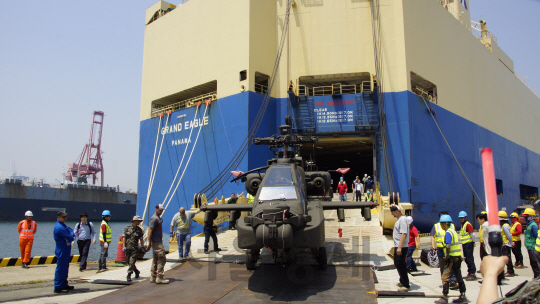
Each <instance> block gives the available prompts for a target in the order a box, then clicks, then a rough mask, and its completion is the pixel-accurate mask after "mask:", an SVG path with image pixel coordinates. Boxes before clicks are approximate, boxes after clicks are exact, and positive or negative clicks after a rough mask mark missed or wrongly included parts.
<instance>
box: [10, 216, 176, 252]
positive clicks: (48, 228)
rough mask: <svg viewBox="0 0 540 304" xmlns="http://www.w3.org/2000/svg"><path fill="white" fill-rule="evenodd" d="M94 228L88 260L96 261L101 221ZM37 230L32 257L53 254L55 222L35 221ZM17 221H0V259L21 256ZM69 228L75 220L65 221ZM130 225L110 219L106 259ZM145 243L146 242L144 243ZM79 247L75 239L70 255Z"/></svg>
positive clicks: (165, 235) (166, 242)
mask: <svg viewBox="0 0 540 304" xmlns="http://www.w3.org/2000/svg"><path fill="white" fill-rule="evenodd" d="M91 222H92V224H94V228H95V229H96V244H92V245H90V252H89V253H88V260H89V261H97V260H98V259H99V255H100V250H101V247H100V246H99V225H100V224H101V222H93V221H91ZM36 223H37V232H36V235H35V236H34V244H33V246H32V257H34V256H54V248H55V244H56V243H55V241H54V237H53V230H54V225H55V224H56V222H36ZM18 224H19V222H0V232H1V233H2V238H0V259H2V258H10V257H12V258H16V257H20V256H21V251H20V249H19V233H18V232H17V225H18ZM66 224H67V225H68V226H69V227H71V229H73V228H74V227H75V224H77V222H71V221H68V222H67V223H66ZM128 225H131V223H130V222H115V221H114V220H111V221H110V222H109V226H110V227H111V230H112V242H111V243H110V246H109V257H108V258H107V260H115V259H116V251H117V248H118V238H119V237H120V235H122V234H123V233H124V228H125V227H127V226H128ZM169 229H170V228H169V227H167V226H165V225H164V226H163V231H164V233H163V245H164V246H165V250H168V249H169V240H170V237H169V233H168V231H169ZM145 245H147V243H145ZM78 254H79V247H78V246H77V241H75V243H74V244H73V247H72V248H71V255H78ZM145 257H147V258H150V257H152V250H150V251H149V252H147V253H146V255H145Z"/></svg>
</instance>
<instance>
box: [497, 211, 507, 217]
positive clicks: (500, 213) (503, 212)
mask: <svg viewBox="0 0 540 304" xmlns="http://www.w3.org/2000/svg"><path fill="white" fill-rule="evenodd" d="M507 217H508V214H507V213H506V211H504V210H501V211H499V218H507Z"/></svg>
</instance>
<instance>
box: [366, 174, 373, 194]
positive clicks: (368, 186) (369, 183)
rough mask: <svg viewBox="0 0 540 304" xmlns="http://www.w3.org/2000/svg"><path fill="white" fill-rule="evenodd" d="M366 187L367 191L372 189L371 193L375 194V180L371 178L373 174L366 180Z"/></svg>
mask: <svg viewBox="0 0 540 304" xmlns="http://www.w3.org/2000/svg"><path fill="white" fill-rule="evenodd" d="M364 188H365V190H366V192H368V191H370V192H371V194H373V180H372V179H371V176H368V177H367V179H366V181H365V182H364Z"/></svg>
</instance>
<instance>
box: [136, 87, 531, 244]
mask: <svg viewBox="0 0 540 304" xmlns="http://www.w3.org/2000/svg"><path fill="white" fill-rule="evenodd" d="M383 96H384V100H385V108H384V110H385V113H386V121H387V143H388V155H389V159H390V164H391V166H392V172H393V180H394V184H395V189H396V190H395V191H397V192H399V195H400V197H401V201H404V202H406V201H410V202H412V203H413V204H414V211H413V212H414V219H415V220H414V222H415V225H416V226H417V227H418V228H419V229H420V230H421V231H429V230H430V229H431V227H432V225H433V223H435V222H437V221H438V218H437V217H438V212H439V211H442V210H445V211H449V212H450V215H451V216H453V217H454V219H455V220H456V221H457V213H458V212H459V211H462V210H463V211H466V212H467V213H468V214H469V221H471V222H475V220H474V215H475V214H477V213H480V211H482V210H484V207H483V204H482V203H481V202H480V201H478V199H473V194H472V192H471V191H470V190H469V187H468V186H467V184H466V182H465V180H464V178H463V176H462V175H461V173H460V171H459V169H458V167H457V165H456V163H455V161H454V158H453V156H452V154H451V153H450V150H449V149H448V147H447V145H446V143H445V141H444V139H443V137H442V135H441V134H440V133H439V130H438V129H437V127H436V125H435V123H434V121H433V118H432V117H431V115H430V112H429V111H428V110H427V108H426V105H425V103H424V101H423V100H422V98H420V97H419V96H417V95H415V94H413V93H412V92H409V91H404V92H393V93H384V95H383ZM263 98H264V96H263V95H261V94H257V93H254V92H249V91H247V92H244V93H240V94H236V95H232V96H228V97H225V98H220V99H218V100H217V101H214V102H213V103H212V104H211V105H210V106H209V108H208V112H207V113H206V115H205V116H207V117H206V118H205V117H203V112H204V107H205V106H204V105H202V106H201V107H200V108H199V110H198V112H197V116H195V113H196V107H191V108H187V109H183V110H180V111H176V112H173V113H172V114H171V115H170V121H169V122H168V126H169V127H170V128H171V130H172V131H169V132H167V133H166V134H165V135H164V136H162V134H163V132H162V130H163V127H165V120H166V117H167V115H165V117H164V118H163V119H162V120H161V123H160V120H159V118H158V117H155V118H151V119H147V120H144V121H141V124H140V147H139V181H138V191H139V196H138V202H137V214H139V215H141V216H142V215H143V214H142V213H143V211H144V209H145V204H146V197H147V193H148V189H149V182H150V172H151V170H152V163H153V162H154V151H156V152H155V155H156V156H155V159H156V160H155V162H157V167H156V173H155V178H154V181H153V185H152V189H151V192H150V194H151V195H150V203H149V209H150V212H149V213H150V214H149V215H151V214H152V213H153V212H154V206H155V205H156V204H161V203H165V204H168V209H167V210H166V212H165V213H164V215H163V219H164V224H165V226H168V225H170V222H171V220H172V217H173V215H174V214H175V213H176V212H178V209H179V208H180V207H185V208H187V209H189V208H190V207H191V205H192V204H193V195H194V194H195V193H197V192H199V191H200V190H201V189H202V188H204V187H205V186H206V185H208V184H209V183H210V181H212V179H213V178H214V177H216V176H217V175H218V173H219V172H220V171H221V170H222V169H223V168H225V167H226V165H227V164H228V163H229V161H230V160H231V159H232V157H233V155H234V154H236V152H237V151H238V149H239V147H240V145H241V143H242V141H243V140H244V139H245V137H246V136H247V133H248V129H249V127H250V126H251V124H252V123H253V121H254V119H255V117H256V115H257V113H258V110H259V108H260V105H261V103H262V101H263ZM429 105H430V106H431V107H432V108H433V109H434V110H435V112H436V114H437V118H438V120H439V122H440V124H441V126H442V129H443V131H444V134H445V135H446V138H447V140H448V142H449V144H450V146H451V148H452V149H453V152H454V154H455V156H456V158H457V159H458V161H459V162H460V164H461V166H462V168H463V170H464V172H465V174H466V175H467V177H468V179H469V180H470V182H471V184H472V185H473V187H474V189H475V190H476V192H477V193H478V195H479V197H480V198H482V199H483V198H484V197H485V195H484V187H483V177H482V168H481V160H480V149H481V148H483V147H491V148H493V151H494V161H495V173H496V176H497V179H500V180H501V181H502V184H503V186H504V187H503V189H504V191H503V194H502V195H499V196H498V198H499V205H500V207H506V208H507V210H513V209H514V208H516V207H517V206H519V205H522V204H523V203H525V202H527V201H526V200H523V199H520V184H523V185H538V184H540V177H539V176H538V175H537V174H534V173H533V172H538V169H540V168H539V167H540V155H538V154H536V153H534V152H532V151H530V150H527V149H526V148H524V147H522V146H520V145H517V144H515V143H513V142H512V141H510V140H509V139H506V138H503V137H501V136H499V135H497V134H495V133H493V132H491V131H489V130H487V129H485V128H483V127H482V126H479V125H477V124H475V123H473V122H471V121H468V120H466V119H464V118H462V117H460V116H458V115H456V114H454V113H451V112H449V111H447V110H445V109H443V108H441V107H439V106H437V105H436V104H433V103H429ZM324 112H326V113H327V114H322V113H324ZM328 113H331V114H328ZM183 115H185V116H183ZM286 115H290V116H291V117H293V120H294V126H293V129H294V130H295V131H296V132H299V133H312V134H319V135H320V136H335V135H334V134H337V135H338V136H339V135H340V134H343V135H349V136H350V135H351V134H352V135H354V134H357V135H360V136H367V135H370V134H372V135H376V136H377V138H378V140H377V145H376V159H377V162H376V168H375V169H376V172H378V180H379V181H380V185H381V191H382V192H383V195H386V194H387V192H388V189H389V187H388V184H387V182H386V180H387V178H386V176H385V170H383V163H382V156H383V153H382V150H381V149H382V148H381V147H382V145H381V144H380V139H379V138H380V128H379V127H378V126H377V125H378V119H377V117H378V116H377V115H378V105H377V98H376V94H375V96H374V95H373V94H355V95H339V96H337V95H329V96H314V97H310V98H304V100H303V101H302V100H300V101H298V102H295V101H294V100H293V99H292V97H291V98H290V99H289V98H279V99H274V98H272V99H270V103H269V105H268V108H267V110H266V112H265V116H264V119H263V122H262V124H261V126H260V128H259V131H258V133H257V136H270V135H273V134H276V133H278V129H277V127H278V126H279V125H282V124H284V123H285V120H284V118H285V116H286ZM325 115H326V116H325ZM194 118H195V119H197V127H195V128H193V132H192V135H191V138H190V136H189V134H190V130H191V129H190V127H189V126H190V124H189V121H190V120H193V119H194ZM186 122H188V123H187V125H186ZM200 124H202V128H201V127H198V125H200ZM158 128H161V131H160V133H159V136H158V143H157V146H156V132H157V131H158ZM199 129H200V135H199V138H198V140H197V139H196V138H197V134H198V132H199ZM162 138H163V140H164V142H163V146H162V148H161V154H160V155H159V158H158V157H157V156H158V154H159V153H158V152H159V150H160V145H161V141H162ZM195 141H197V142H196V144H195ZM186 146H187V150H186ZM193 147H195V148H194V150H193V154H192V155H191V160H190V161H189V162H188V158H189V157H190V153H192V148H193ZM184 151H186V152H185V157H184V161H183V163H182V166H181V167H180V171H179V173H178V177H180V175H182V173H183V171H184V169H185V168H186V164H187V168H186V169H185V173H184V175H183V178H182V181H181V183H180V184H179V185H178V188H177V189H176V191H173V190H174V188H175V187H176V183H175V184H174V185H173V186H172V190H170V193H173V195H172V198H171V195H169V196H168V195H167V193H168V191H169V189H170V188H171V183H172V181H173V179H174V177H175V175H176V172H177V169H178V167H179V164H180V162H181V160H182V157H183V155H184ZM272 157H273V155H272V153H271V152H270V151H269V150H268V148H267V147H263V146H252V147H251V148H250V149H249V152H248V154H247V155H246V157H245V158H244V159H243V160H242V162H241V163H240V165H239V167H238V168H237V170H241V171H244V172H246V171H248V170H250V169H253V168H257V167H261V166H264V165H265V164H266V161H267V160H268V159H270V158H272ZM337 157H339V155H337ZM336 169H337V168H336ZM351 171H353V170H351ZM231 179H232V175H231ZM353 179H354V173H352V172H351V173H349V174H348V175H346V180H351V181H352V180H353ZM177 180H178V179H177ZM231 192H234V193H241V192H245V189H244V185H243V184H242V183H240V184H236V183H229V182H227V183H226V184H225V185H224V186H223V188H222V189H221V190H220V191H219V192H218V193H217V195H216V196H217V197H219V198H221V196H224V197H225V198H228V197H229V196H230V194H231ZM149 215H147V217H146V218H145V223H146V224H147V223H148V219H149ZM201 232H202V227H201V226H200V225H199V224H197V223H194V226H193V231H192V233H193V234H198V233H201Z"/></svg>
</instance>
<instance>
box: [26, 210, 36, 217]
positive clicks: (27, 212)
mask: <svg viewBox="0 0 540 304" xmlns="http://www.w3.org/2000/svg"><path fill="white" fill-rule="evenodd" d="M24 216H34V214H33V213H32V211H30V210H28V211H26V213H25V214H24Z"/></svg>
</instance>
